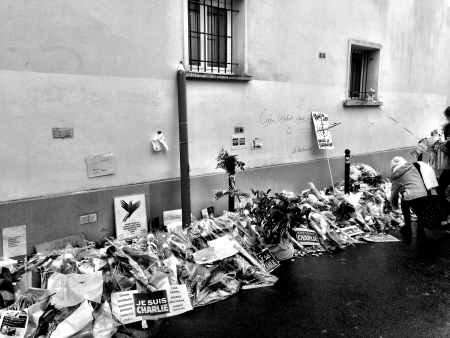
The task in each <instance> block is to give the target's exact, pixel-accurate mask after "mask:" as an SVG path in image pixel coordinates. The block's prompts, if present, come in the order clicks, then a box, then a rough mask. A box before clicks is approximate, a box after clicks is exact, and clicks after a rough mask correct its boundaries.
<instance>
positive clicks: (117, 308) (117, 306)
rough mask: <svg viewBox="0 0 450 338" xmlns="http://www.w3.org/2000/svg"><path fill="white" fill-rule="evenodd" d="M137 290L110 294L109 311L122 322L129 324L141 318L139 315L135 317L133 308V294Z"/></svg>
mask: <svg viewBox="0 0 450 338" xmlns="http://www.w3.org/2000/svg"><path fill="white" fill-rule="evenodd" d="M137 292H138V291H137V290H132V291H124V292H113V293H112V294H111V312H112V314H113V315H114V317H116V318H117V320H118V321H119V322H121V323H122V324H129V323H134V322H138V321H141V320H142V319H141V318H140V317H139V318H138V317H136V313H135V310H134V298H133V294H135V293H137Z"/></svg>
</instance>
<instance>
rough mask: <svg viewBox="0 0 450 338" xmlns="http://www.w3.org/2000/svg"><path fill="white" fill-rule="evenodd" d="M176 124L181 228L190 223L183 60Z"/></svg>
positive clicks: (179, 76)
mask: <svg viewBox="0 0 450 338" xmlns="http://www.w3.org/2000/svg"><path fill="white" fill-rule="evenodd" d="M177 84H178V124H179V140H180V176H181V219H182V222H183V223H182V224H183V228H186V227H187V226H189V225H190V224H191V183H190V177H189V142H188V127H187V101H186V72H185V71H184V66H183V62H180V65H179V66H178V69H177Z"/></svg>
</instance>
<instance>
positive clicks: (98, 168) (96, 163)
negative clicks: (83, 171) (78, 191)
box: [86, 154, 116, 177]
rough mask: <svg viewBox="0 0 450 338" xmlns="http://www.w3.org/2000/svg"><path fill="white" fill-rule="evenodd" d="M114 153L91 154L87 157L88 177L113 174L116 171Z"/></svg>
mask: <svg viewBox="0 0 450 338" xmlns="http://www.w3.org/2000/svg"><path fill="white" fill-rule="evenodd" d="M114 162H115V161H114V155H113V154H105V155H97V156H90V157H88V158H87V159H86V165H87V171H88V177H98V176H105V175H112V174H115V173H116V167H115V163H114Z"/></svg>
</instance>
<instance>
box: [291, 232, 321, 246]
mask: <svg viewBox="0 0 450 338" xmlns="http://www.w3.org/2000/svg"><path fill="white" fill-rule="evenodd" d="M295 232H296V239H297V242H299V243H300V244H301V245H320V242H319V238H318V237H317V232H315V231H314V230H310V229H296V230H295Z"/></svg>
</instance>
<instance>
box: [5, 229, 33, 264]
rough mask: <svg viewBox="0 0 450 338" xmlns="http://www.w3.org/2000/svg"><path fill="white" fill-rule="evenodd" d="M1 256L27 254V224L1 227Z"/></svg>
mask: <svg viewBox="0 0 450 338" xmlns="http://www.w3.org/2000/svg"><path fill="white" fill-rule="evenodd" d="M2 235H3V256H5V257H16V256H20V255H26V254H27V226H26V225H18V226H15V227H11V228H4V229H2Z"/></svg>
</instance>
